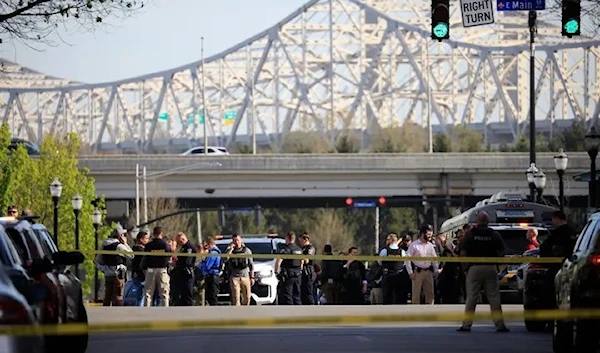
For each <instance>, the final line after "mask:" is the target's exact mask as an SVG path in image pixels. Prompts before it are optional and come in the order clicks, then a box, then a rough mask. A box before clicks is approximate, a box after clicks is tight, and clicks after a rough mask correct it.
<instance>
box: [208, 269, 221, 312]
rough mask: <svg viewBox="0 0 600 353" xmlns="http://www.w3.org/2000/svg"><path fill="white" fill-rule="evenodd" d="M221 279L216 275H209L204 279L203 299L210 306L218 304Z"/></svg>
mask: <svg viewBox="0 0 600 353" xmlns="http://www.w3.org/2000/svg"><path fill="white" fill-rule="evenodd" d="M220 284H221V278H220V277H219V276H218V275H209V276H206V277H205V278H204V297H205V299H206V302H207V303H208V305H210V306H216V305H218V304H219V285H220Z"/></svg>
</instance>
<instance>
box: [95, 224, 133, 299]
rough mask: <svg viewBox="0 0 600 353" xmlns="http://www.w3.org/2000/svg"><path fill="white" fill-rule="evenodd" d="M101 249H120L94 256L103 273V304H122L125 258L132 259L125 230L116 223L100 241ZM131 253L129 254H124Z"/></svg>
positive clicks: (125, 270)
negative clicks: (114, 252) (109, 233)
mask: <svg viewBox="0 0 600 353" xmlns="http://www.w3.org/2000/svg"><path fill="white" fill-rule="evenodd" d="M101 250H103V251H120V252H121V253H120V254H114V255H109V254H99V255H98V256H96V267H98V270H100V271H102V272H103V273H104V301H103V302H102V305H103V306H111V304H112V305H113V306H122V305H123V287H124V285H125V273H126V272H127V266H125V263H126V261H127V259H133V257H134V255H133V250H132V249H131V248H130V247H129V245H127V230H125V229H124V228H123V227H121V225H118V226H117V227H116V228H115V229H114V230H113V231H112V233H111V235H110V237H109V238H108V239H106V240H105V241H104V242H103V243H102V247H101ZM124 253H131V254H124Z"/></svg>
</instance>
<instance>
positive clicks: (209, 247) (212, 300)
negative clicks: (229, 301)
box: [198, 237, 223, 306]
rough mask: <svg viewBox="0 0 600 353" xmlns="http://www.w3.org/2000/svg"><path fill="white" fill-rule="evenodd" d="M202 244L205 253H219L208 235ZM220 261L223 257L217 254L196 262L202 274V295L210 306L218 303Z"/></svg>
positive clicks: (221, 266)
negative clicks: (198, 262)
mask: <svg viewBox="0 0 600 353" xmlns="http://www.w3.org/2000/svg"><path fill="white" fill-rule="evenodd" d="M204 244H205V246H204V250H205V251H206V253H207V254H213V255H216V254H220V253H221V251H220V250H219V248H218V247H217V246H216V245H215V240H214V239H213V238H212V237H208V238H207V239H206V241H205V243H204ZM222 261H223V259H221V258H220V257H218V256H207V257H205V258H204V260H202V262H200V264H198V267H200V270H201V271H202V275H203V276H204V296H205V298H206V302H207V303H208V305H210V306H216V305H218V304H219V290H220V284H221V277H220V276H221V272H222V269H223V265H222ZM202 305H204V304H202Z"/></svg>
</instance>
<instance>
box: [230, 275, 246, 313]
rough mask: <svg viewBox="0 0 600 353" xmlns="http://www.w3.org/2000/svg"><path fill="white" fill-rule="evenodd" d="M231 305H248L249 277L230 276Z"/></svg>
mask: <svg viewBox="0 0 600 353" xmlns="http://www.w3.org/2000/svg"><path fill="white" fill-rule="evenodd" d="M229 283H230V284H231V305H237V306H239V305H240V296H241V299H242V300H241V305H250V294H251V293H252V292H251V283H250V277H231V278H229Z"/></svg>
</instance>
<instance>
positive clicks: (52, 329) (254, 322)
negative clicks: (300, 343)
mask: <svg viewBox="0 0 600 353" xmlns="http://www.w3.org/2000/svg"><path fill="white" fill-rule="evenodd" d="M142 310H143V309H142ZM499 315H502V316H503V318H504V320H505V321H516V320H523V319H525V320H535V321H551V320H572V319H588V320H589V319H593V320H598V319H600V310H598V309H594V310H584V309H577V310H539V311H527V312H522V311H521V312H510V311H509V312H504V313H503V314H499V313H476V314H469V315H466V314H463V313H434V314H398V315H348V316H313V317H285V318H257V319H224V320H218V319H217V320H187V321H182V320H180V321H150V322H148V321H142V322H126V323H120V322H119V323H102V324H89V325H85V324H63V325H15V326H0V335H9V336H32V335H77V334H82V333H86V332H89V333H103V332H104V333H108V332H126V331H130V332H131V331H146V332H148V331H180V330H194V329H216V328H219V329H240V328H271V327H289V326H306V325H313V326H344V325H364V324H393V323H407V322H460V321H463V320H465V319H468V320H471V321H487V320H493V319H494V318H498V317H499Z"/></svg>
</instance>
